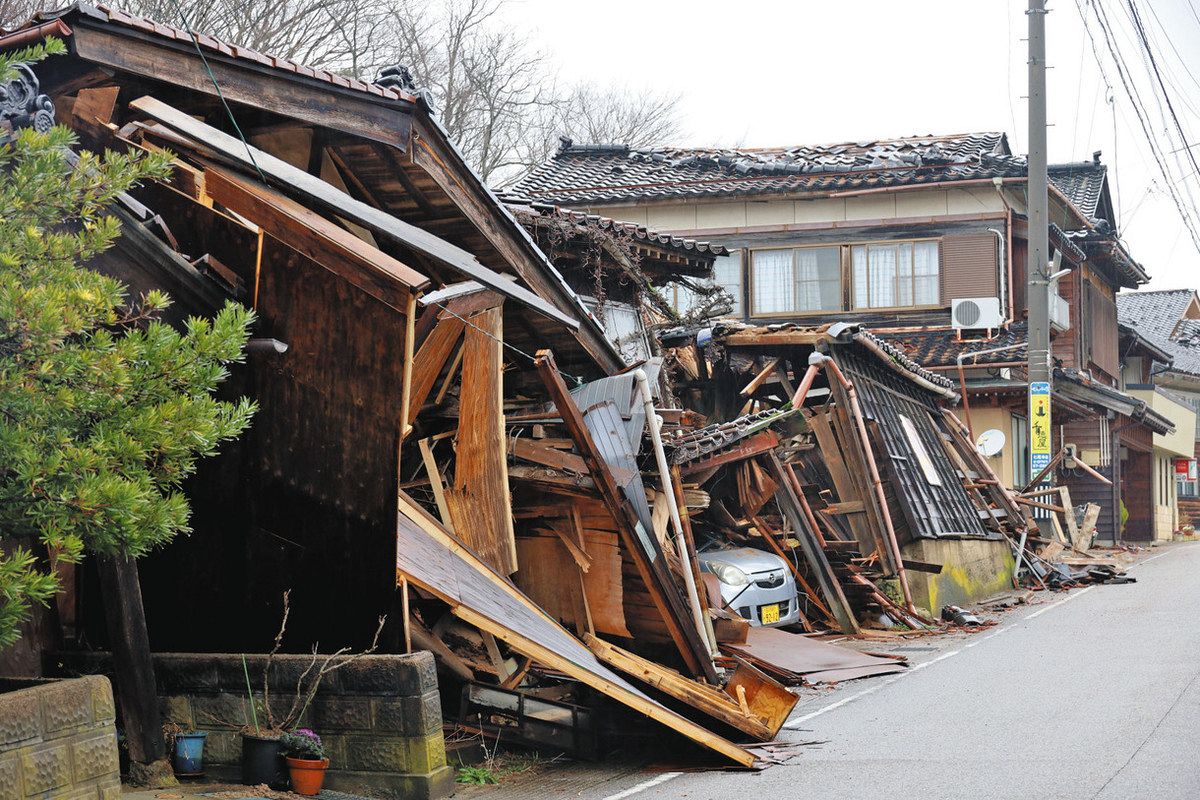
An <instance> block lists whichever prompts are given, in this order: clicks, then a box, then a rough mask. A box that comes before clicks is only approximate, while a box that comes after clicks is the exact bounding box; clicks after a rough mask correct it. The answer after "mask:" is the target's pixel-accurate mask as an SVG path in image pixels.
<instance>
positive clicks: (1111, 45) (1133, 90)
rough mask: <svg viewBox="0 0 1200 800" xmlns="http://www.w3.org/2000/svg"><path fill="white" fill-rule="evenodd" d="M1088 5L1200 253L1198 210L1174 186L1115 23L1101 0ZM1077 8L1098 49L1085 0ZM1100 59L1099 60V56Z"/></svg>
mask: <svg viewBox="0 0 1200 800" xmlns="http://www.w3.org/2000/svg"><path fill="white" fill-rule="evenodd" d="M1088 5H1089V6H1090V7H1091V8H1092V11H1093V13H1094V14H1095V16H1096V21H1097V23H1099V26H1100V31H1101V33H1102V34H1103V36H1104V44H1105V48H1106V49H1107V50H1108V53H1109V56H1110V57H1111V58H1112V61H1113V65H1114V66H1115V67H1116V70H1117V76H1118V77H1119V78H1120V80H1121V85H1122V88H1124V90H1125V93H1126V95H1127V96H1128V97H1129V100H1130V104H1131V106H1132V107H1133V111H1134V115H1135V116H1136V117H1137V120H1138V124H1139V126H1140V127H1141V129H1142V135H1143V136H1144V137H1145V139H1146V142H1147V144H1148V145H1149V147H1150V154H1151V156H1153V158H1154V161H1155V163H1156V164H1157V166H1158V169H1159V171H1160V172H1161V173H1162V175H1163V178H1164V182H1165V184H1166V187H1167V189H1168V192H1169V194H1170V196H1171V200H1172V202H1174V204H1175V208H1176V210H1177V211H1178V212H1179V216H1180V218H1181V219H1182V220H1183V223H1184V226H1185V227H1186V228H1187V230H1188V234H1189V235H1190V236H1191V238H1192V243H1193V246H1195V248H1196V250H1197V252H1200V232H1198V231H1197V229H1196V223H1195V221H1194V220H1193V217H1194V215H1195V209H1194V208H1193V209H1192V211H1191V212H1190V213H1189V210H1188V208H1187V204H1186V203H1185V202H1184V200H1183V198H1182V197H1181V196H1180V194H1179V192H1178V191H1177V189H1176V188H1175V186H1174V183H1173V176H1172V174H1171V170H1170V168H1169V167H1168V166H1167V163H1166V161H1165V160H1164V157H1163V154H1162V152H1161V148H1160V147H1159V145H1158V141H1157V139H1156V138H1155V136H1154V134H1153V132H1152V130H1151V125H1150V120H1149V118H1148V116H1149V115H1148V113H1147V112H1146V109H1145V104H1144V103H1143V102H1142V99H1141V94H1140V92H1139V91H1138V89H1137V86H1136V85H1135V84H1134V83H1133V82H1132V75H1131V73H1130V71H1129V68H1128V66H1127V65H1126V64H1125V61H1124V59H1123V58H1122V57H1121V54H1120V51H1119V50H1118V48H1117V45H1116V41H1115V36H1114V34H1113V30H1112V25H1111V23H1110V22H1109V19H1108V14H1107V13H1106V12H1105V10H1104V7H1103V6H1102V5H1101V4H1100V3H1099V2H1098V0H1088ZM1076 7H1077V8H1078V9H1079V13H1080V16H1081V17H1082V19H1083V21H1084V29H1085V30H1086V31H1087V35H1088V36H1089V37H1090V38H1091V39H1092V44H1093V50H1098V48H1097V46H1096V39H1095V37H1094V36H1093V35H1092V31H1091V27H1090V25H1088V21H1087V20H1088V17H1087V14H1086V12H1085V11H1084V9H1083V7H1082V5H1081V0H1076ZM1097 58H1098V59H1099V56H1098V55H1097ZM1097 63H1098V64H1101V67H1100V69H1101V72H1102V73H1103V71H1104V68H1103V65H1102V62H1101V61H1099V60H1098V61H1097ZM1114 114H1115V110H1114Z"/></svg>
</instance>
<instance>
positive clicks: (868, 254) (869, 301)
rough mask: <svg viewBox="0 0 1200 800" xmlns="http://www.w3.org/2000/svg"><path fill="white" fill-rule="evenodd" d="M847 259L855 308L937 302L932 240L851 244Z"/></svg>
mask: <svg viewBox="0 0 1200 800" xmlns="http://www.w3.org/2000/svg"><path fill="white" fill-rule="evenodd" d="M850 262H851V266H852V270H851V273H852V279H853V300H854V308H856V309H858V308H899V307H905V306H931V305H937V303H938V302H939V294H940V292H939V291H938V243H937V242H936V241H925V242H897V243H894V244H860V245H854V246H853V247H851V248H850Z"/></svg>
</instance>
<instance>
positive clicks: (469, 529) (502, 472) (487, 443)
mask: <svg viewBox="0 0 1200 800" xmlns="http://www.w3.org/2000/svg"><path fill="white" fill-rule="evenodd" d="M468 321H469V322H470V323H471V324H470V325H468V326H467V329H466V331H465V332H464V335H465V340H464V342H463V361H462V388H461V392H462V405H461V415H460V416H459V420H458V434H457V436H456V452H457V457H456V459H455V464H454V484H453V486H452V487H450V488H449V489H447V491H446V502H447V505H449V507H450V518H451V519H452V520H454V531H455V533H456V534H457V535H458V536H460V537H461V538H462V540H463V541H464V542H466V544H467V545H468V546H470V547H471V548H472V549H474V550H475V552H476V553H478V554H479V555H480V557H481V558H483V559H484V560H485V561H487V562H488V563H489V564H491V565H492V566H494V567H495V568H496V569H497V570H499V571H500V572H502V573H504V574H505V575H511V574H512V573H513V572H516V570H517V547H516V543H515V539H514V535H513V524H512V502H511V498H510V496H509V490H508V457H507V456H506V453H505V447H504V411H503V402H504V400H503V391H504V381H503V376H502V373H503V367H504V365H503V361H502V353H501V343H502V338H501V337H502V336H503V335H504V317H503V314H502V312H501V309H499V308H489V309H487V310H485V311H480V312H479V313H477V314H475V315H473V316H472V317H470V319H469V320H468Z"/></svg>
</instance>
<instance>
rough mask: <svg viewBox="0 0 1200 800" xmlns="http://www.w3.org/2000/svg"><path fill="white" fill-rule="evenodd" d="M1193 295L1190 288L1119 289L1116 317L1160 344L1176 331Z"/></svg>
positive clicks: (1194, 294) (1193, 292)
mask: <svg viewBox="0 0 1200 800" xmlns="http://www.w3.org/2000/svg"><path fill="white" fill-rule="evenodd" d="M1195 296H1196V293H1195V291H1193V290H1192V289H1166V290H1161V291H1157V292H1148V291H1146V292H1122V293H1121V294H1118V295H1117V316H1118V317H1119V318H1120V320H1121V322H1124V323H1125V324H1126V325H1129V326H1130V327H1132V328H1134V329H1135V330H1137V332H1138V333H1140V334H1141V335H1142V336H1145V337H1146V338H1147V339H1150V340H1152V341H1154V343H1155V344H1162V343H1163V342H1166V341H1168V340H1169V339H1170V338H1171V336H1172V334H1174V333H1175V328H1176V326H1178V325H1179V323H1180V321H1181V320H1182V319H1183V315H1184V313H1185V312H1186V311H1187V309H1188V305H1190V304H1191V302H1192V298H1194V297H1195Z"/></svg>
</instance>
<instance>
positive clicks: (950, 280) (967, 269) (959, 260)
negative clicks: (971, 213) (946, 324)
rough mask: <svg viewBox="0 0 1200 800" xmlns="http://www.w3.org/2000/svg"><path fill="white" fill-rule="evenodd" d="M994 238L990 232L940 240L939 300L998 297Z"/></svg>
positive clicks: (946, 301) (947, 302)
mask: <svg viewBox="0 0 1200 800" xmlns="http://www.w3.org/2000/svg"><path fill="white" fill-rule="evenodd" d="M996 241H997V240H996V237H995V236H993V235H992V234H990V233H974V234H969V235H966V236H947V237H946V238H945V239H942V272H941V274H942V303H943V304H949V303H950V301H951V300H957V299H959V298H964V297H999V287H998V286H997V284H996V275H997V270H998V269H999V264H997V262H996V247H997V244H996Z"/></svg>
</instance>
